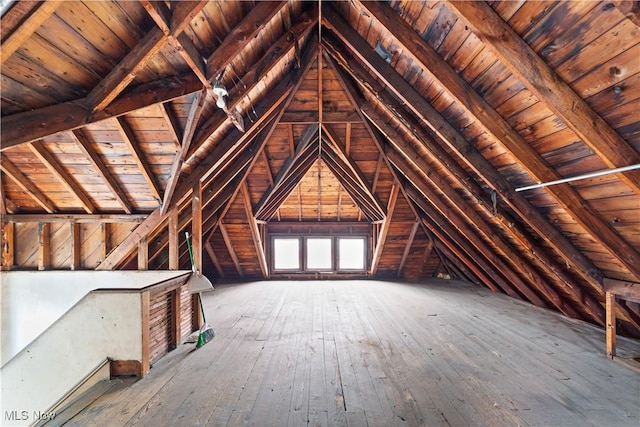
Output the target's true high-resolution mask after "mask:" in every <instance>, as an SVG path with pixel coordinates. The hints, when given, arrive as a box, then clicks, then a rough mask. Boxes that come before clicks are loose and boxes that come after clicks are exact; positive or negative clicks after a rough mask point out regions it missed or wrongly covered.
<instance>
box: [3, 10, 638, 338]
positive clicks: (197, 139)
mask: <svg viewBox="0 0 640 427" xmlns="http://www.w3.org/2000/svg"><path fill="white" fill-rule="evenodd" d="M629 3H631V6H633V2H551V1H535V2H534V1H520V2H513V1H495V2H494V1H490V2H486V3H485V2H476V1H473V2H453V3H450V2H440V1H411V2H401V1H391V2H390V3H378V2H368V1H367V2H365V1H359V0H352V1H344V2H338V1H336V2H330V1H323V2H321V3H318V2H300V1H294V0H291V1H282V2H266V1H256V2H250V1H225V2H217V1H200V2H198V1H193V2H192V1H180V2H156V1H146V0H145V1H140V2H138V1H131V2H117V1H86V2H58V1H44V2H16V3H14V4H13V5H12V6H11V8H9V9H8V10H7V11H6V12H5V13H4V14H3V16H2V22H1V24H2V25H1V31H2V33H1V36H2V57H1V60H2V63H1V64H2V69H1V75H2V93H1V102H2V104H1V105H2V118H1V122H0V126H1V138H2V146H1V149H2V151H1V155H0V158H1V163H0V170H1V174H0V179H1V185H0V190H1V197H0V210H1V213H2V216H3V223H6V224H10V226H7V225H5V226H4V228H3V230H4V232H3V239H5V240H6V239H8V238H11V239H12V240H13V242H14V245H13V246H14V248H12V249H11V252H12V253H11V258H12V259H11V261H7V260H6V256H5V255H6V254H5V252H6V251H5V249H4V248H5V245H3V257H4V258H3V263H4V264H7V263H8V264H9V265H4V267H5V268H6V267H12V264H14V263H15V264H16V265H17V266H18V267H20V268H37V267H39V266H40V267H41V266H42V265H43V263H44V264H46V268H69V266H70V265H71V266H72V267H73V268H98V269H118V268H136V265H137V264H136V256H137V255H138V254H139V251H138V248H139V246H140V245H139V244H140V242H141V241H142V242H144V244H145V245H146V246H145V248H147V249H146V250H148V255H147V258H148V259H147V263H148V268H155V269H166V268H169V263H170V262H171V261H170V259H169V258H170V256H169V254H168V253H169V241H170V235H173V234H172V233H175V232H179V233H182V232H184V231H185V230H190V227H191V222H192V205H193V204H194V200H195V197H194V194H195V195H200V192H201V197H200V198H199V199H198V203H201V206H202V235H203V244H202V247H203V252H204V261H205V262H204V269H205V271H206V272H207V273H208V274H210V275H211V276H214V277H224V278H226V279H238V278H265V277H269V275H270V274H269V268H268V265H267V263H266V250H267V246H268V245H266V242H265V241H264V240H265V233H266V231H267V230H269V229H270V227H271V229H273V230H276V229H277V230H284V229H285V228H286V227H289V228H288V229H289V230H292V229H294V228H295V227H307V226H309V225H310V224H314V223H315V224H316V226H318V225H321V226H322V227H323V230H325V231H324V232H325V233H328V234H332V233H333V232H334V231H333V230H334V228H335V227H338V226H341V227H343V228H341V230H345V229H350V230H368V232H369V233H370V235H371V236H373V237H372V242H371V257H372V260H371V263H370V268H369V270H368V271H367V274H366V276H368V277H400V278H405V279H408V280H419V279H420V278H424V277H429V276H432V275H435V274H438V273H447V274H451V275H454V276H457V277H460V278H464V279H467V280H470V281H472V282H475V283H478V284H481V285H484V286H487V287H489V288H491V289H492V290H494V291H497V292H502V293H505V294H508V295H510V296H512V297H514V298H518V299H523V300H526V301H529V302H531V303H532V304H535V305H537V306H540V307H548V308H551V309H554V310H557V311H559V312H561V313H562V314H564V315H566V316H569V317H572V318H578V319H583V320H586V321H589V322H592V323H595V324H597V325H601V326H602V325H604V308H603V307H604V291H603V280H604V279H605V278H612V279H617V280H622V281H627V282H640V250H639V248H640V197H639V196H640V169H632V167H634V166H635V165H639V164H640V116H639V115H638V113H637V112H638V111H640V61H638V58H640V27H639V26H638V24H639V22H640V20H639V19H638V12H637V10H634V9H633V7H631V8H630V6H629ZM385 54H386V55H387V57H385V58H383V56H385ZM216 81H217V82H219V83H221V84H223V85H224V86H225V87H226V88H227V90H228V93H229V95H228V97H227V98H226V106H225V108H224V109H221V108H218V107H217V106H216V97H215V96H214V94H213V87H214V85H215V84H216ZM621 167H631V168H629V169H631V170H627V171H625V172H619V173H613V174H608V175H603V176H598V177H594V178H588V179H581V180H577V181H573V182H570V183H564V184H559V185H553V186H548V187H544V188H538V189H532V190H526V191H516V189H518V188H520V187H524V186H528V185H532V184H536V183H543V182H549V181H554V180H558V179H561V178H567V177H574V176H580V175H583V174H587V173H591V172H596V171H602V170H607V169H613V168H621ZM194 191H195V193H194ZM170 224H171V226H169V225H170ZM296 224H298V225H296ZM8 227H10V228H11V229H10V230H9V228H8ZM278 227H280V228H278ZM332 227H334V228H332ZM344 227H346V228H344ZM349 227H351V228H349ZM299 229H302V228H299ZM43 233H47V234H48V238H47V239H43V238H42V236H43ZM8 234H10V235H11V236H12V237H8ZM44 240H46V241H47V243H46V245H50V249H47V252H46V253H47V254H48V255H47V258H48V259H47V260H46V261H43V259H42V256H41V254H42V253H43V249H42V246H43V245H44V243H43V241H44ZM183 243H184V242H183ZM178 253H179V259H178V264H179V266H180V267H182V268H189V265H190V263H189V258H188V254H187V251H186V247H184V244H182V245H181V246H180V247H179V252H178ZM618 305H619V307H618V311H619V313H618V316H619V317H620V318H621V319H622V321H623V324H624V327H625V328H626V331H627V332H628V333H630V334H632V335H638V334H639V333H640V315H639V312H640V311H639V309H638V305H637V304H634V303H626V302H623V301H620V302H619V304H618Z"/></svg>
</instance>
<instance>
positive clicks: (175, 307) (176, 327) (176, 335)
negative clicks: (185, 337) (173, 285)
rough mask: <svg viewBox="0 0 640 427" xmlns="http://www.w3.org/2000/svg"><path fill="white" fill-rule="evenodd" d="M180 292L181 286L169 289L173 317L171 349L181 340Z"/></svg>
mask: <svg viewBox="0 0 640 427" xmlns="http://www.w3.org/2000/svg"><path fill="white" fill-rule="evenodd" d="M181 292H182V286H181V287H179V288H178V289H174V290H173V291H171V310H172V313H171V314H172V319H173V325H172V326H173V343H171V349H172V350H173V349H174V348H176V347H178V346H179V345H180V341H182V327H181V325H182V317H181V315H180V314H181V310H182V301H181V299H180V293H181Z"/></svg>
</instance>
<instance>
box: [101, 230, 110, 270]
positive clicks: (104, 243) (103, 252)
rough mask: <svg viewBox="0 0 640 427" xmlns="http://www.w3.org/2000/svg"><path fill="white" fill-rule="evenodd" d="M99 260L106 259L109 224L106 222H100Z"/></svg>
mask: <svg viewBox="0 0 640 427" xmlns="http://www.w3.org/2000/svg"><path fill="white" fill-rule="evenodd" d="M100 251H101V253H100V261H101V262H102V261H104V260H105V259H107V255H108V254H109V224H108V223H106V222H101V223H100Z"/></svg>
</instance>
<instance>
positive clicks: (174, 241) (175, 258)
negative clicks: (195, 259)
mask: <svg viewBox="0 0 640 427" xmlns="http://www.w3.org/2000/svg"><path fill="white" fill-rule="evenodd" d="M178 269H180V257H179V252H178V210H177V209H175V208H174V209H171V211H170V212H169V270H178Z"/></svg>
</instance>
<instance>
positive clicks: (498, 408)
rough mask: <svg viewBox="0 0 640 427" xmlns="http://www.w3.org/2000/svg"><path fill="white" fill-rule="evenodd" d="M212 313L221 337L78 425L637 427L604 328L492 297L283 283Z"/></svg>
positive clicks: (636, 413)
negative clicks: (607, 347)
mask: <svg viewBox="0 0 640 427" xmlns="http://www.w3.org/2000/svg"><path fill="white" fill-rule="evenodd" d="M204 304H205V310H206V313H207V315H208V320H210V323H211V324H212V325H213V326H214V329H215V330H216V334H217V335H216V337H215V338H214V340H213V341H211V342H210V343H208V344H207V345H205V346H204V347H202V348H200V349H198V350H192V345H190V346H181V347H180V348H179V349H177V350H176V351H174V352H172V353H171V354H170V355H168V356H165V357H164V358H163V359H161V360H160V361H159V362H158V363H157V364H156V365H155V366H154V367H153V368H152V369H151V372H150V374H149V376H148V377H147V378H145V379H143V380H141V381H138V382H136V383H135V384H133V385H131V386H129V387H127V388H125V389H121V388H118V387H114V390H117V392H108V393H106V394H104V395H102V396H101V397H99V398H98V399H96V400H95V401H93V403H92V404H91V405H90V406H88V407H87V408H86V409H85V410H84V411H82V412H81V413H80V414H78V415H77V416H75V417H74V418H72V419H71V420H70V421H69V423H68V425H83V426H84V425H98V426H103V425H118V426H123V425H126V426H132V425H144V426H196V425H211V426H239V425H255V426H287V425H289V426H304V425H314V426H315V425H320V426H347V425H348V426H400V425H410V426H416V425H427V426H446V425H451V426H468V425H473V426H476V425H479V426H481V425H486V426H518V425H522V426H559V425H563V426H589V425H592V426H627V425H628V426H638V425H640V374H638V373H637V372H635V371H633V370H631V369H629V368H627V367H625V366H621V365H620V364H617V363H614V362H611V361H609V360H607V359H606V358H605V356H604V342H605V338H604V333H603V332H602V331H600V330H598V329H596V328H593V327H591V326H589V325H584V324H582V323H579V322H574V321H570V320H567V319H564V318H561V317H560V316H557V315H555V314H553V313H550V312H548V311H545V310H542V309H538V308H535V307H532V306H530V305H528V304H524V303H521V302H518V301H515V300H512V299H510V298H507V297H505V296H502V295H496V294H493V293H492V292H490V291H488V290H485V289H480V288H477V287H471V286H469V285H466V284H461V283H458V282H454V281H434V282H433V283H429V284H423V285H412V284H402V283H392V282H375V281H326V282H276V281H274V282H262V283H248V284H242V285H233V286H230V285H229V286H218V287H217V288H216V290H215V291H213V292H212V293H209V294H207V295H205V296H204ZM619 347H620V348H619V350H620V354H621V355H622V356H627V357H630V356H632V355H636V356H637V355H640V343H638V342H637V341H630V340H620V342H619Z"/></svg>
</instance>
